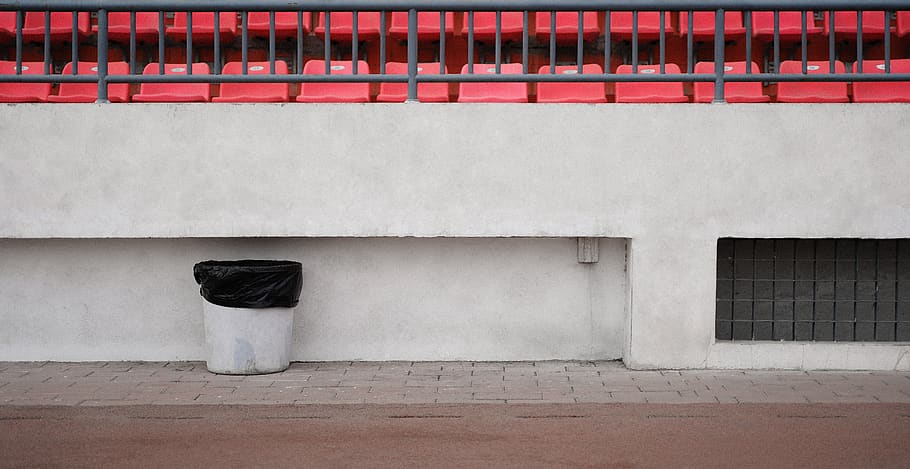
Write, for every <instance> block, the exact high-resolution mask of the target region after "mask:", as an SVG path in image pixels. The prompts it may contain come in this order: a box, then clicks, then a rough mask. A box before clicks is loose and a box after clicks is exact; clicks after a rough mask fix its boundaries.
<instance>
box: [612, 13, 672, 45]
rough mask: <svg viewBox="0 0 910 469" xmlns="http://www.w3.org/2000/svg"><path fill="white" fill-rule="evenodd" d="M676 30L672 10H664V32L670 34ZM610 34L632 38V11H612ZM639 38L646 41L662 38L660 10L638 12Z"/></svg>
mask: <svg viewBox="0 0 910 469" xmlns="http://www.w3.org/2000/svg"><path fill="white" fill-rule="evenodd" d="M675 31H676V30H675V29H673V26H672V25H671V24H670V12H669V11H667V12H664V34H670V33H673V32H675ZM610 35H611V36H613V37H616V38H618V39H624V40H631V39H632V12H631V11H615V12H612V13H610ZM665 37H666V36H665ZM638 38H639V39H641V40H646V41H649V40H656V39H660V12H657V11H640V12H638Z"/></svg>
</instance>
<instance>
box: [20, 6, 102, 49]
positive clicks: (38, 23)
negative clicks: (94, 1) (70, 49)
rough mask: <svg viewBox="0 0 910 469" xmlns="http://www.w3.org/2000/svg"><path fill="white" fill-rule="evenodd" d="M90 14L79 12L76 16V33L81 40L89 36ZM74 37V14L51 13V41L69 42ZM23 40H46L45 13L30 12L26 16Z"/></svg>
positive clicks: (67, 12)
mask: <svg viewBox="0 0 910 469" xmlns="http://www.w3.org/2000/svg"><path fill="white" fill-rule="evenodd" d="M89 21H90V20H89V14H88V12H79V13H78V14H77V15H76V32H77V34H78V35H79V37H80V38H84V37H86V36H88V33H89V29H90V28H89ZM72 37H73V13H72V12H69V11H54V12H51V40H52V41H55V42H61V41H62V42H68V41H71V40H72ZM22 38H23V39H24V40H26V41H33V42H35V41H37V42H40V41H43V40H44V12H37V11H30V12H27V13H26V14H25V20H24V21H23V25H22Z"/></svg>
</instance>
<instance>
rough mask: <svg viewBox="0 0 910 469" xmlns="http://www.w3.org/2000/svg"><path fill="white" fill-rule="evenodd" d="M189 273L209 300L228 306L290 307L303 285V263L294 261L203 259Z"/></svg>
mask: <svg viewBox="0 0 910 469" xmlns="http://www.w3.org/2000/svg"><path fill="white" fill-rule="evenodd" d="M193 276H194V277H195V278H196V283H198V284H199V285H200V286H201V287H200V288H199V292H200V293H201V294H202V297H203V298H205V299H206V300H207V301H208V302H209V303H214V304H216V305H219V306H228V307H232V308H275V307H280V308H293V307H294V306H297V302H298V301H299V299H300V290H301V288H303V266H302V265H301V264H300V263H299V262H294V261H265V260H241V261H205V262H200V263H198V264H196V265H195V266H193Z"/></svg>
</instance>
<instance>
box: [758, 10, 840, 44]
mask: <svg viewBox="0 0 910 469" xmlns="http://www.w3.org/2000/svg"><path fill="white" fill-rule="evenodd" d="M778 27H779V29H778V31H779V34H780V40H781V41H785V42H793V41H800V40H802V30H803V20H802V13H801V12H798V11H782V12H780V15H778ZM823 32H824V29H823V28H822V27H821V26H816V24H815V19H814V16H813V14H812V12H811V11H810V12H807V13H806V37H807V38H808V39H811V38H812V37H813V36H820V35H821V34H822V33H823ZM752 37H754V38H756V39H759V40H762V41H766V42H771V41H773V40H774V12H771V11H753V12H752Z"/></svg>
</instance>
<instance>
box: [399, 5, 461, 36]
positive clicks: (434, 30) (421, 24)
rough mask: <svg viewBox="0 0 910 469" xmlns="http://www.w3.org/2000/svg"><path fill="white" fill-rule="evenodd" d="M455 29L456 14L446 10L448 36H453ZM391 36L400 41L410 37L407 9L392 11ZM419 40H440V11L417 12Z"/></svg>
mask: <svg viewBox="0 0 910 469" xmlns="http://www.w3.org/2000/svg"><path fill="white" fill-rule="evenodd" d="M454 31H455V14H454V13H452V12H451V11H447V12H446V36H451V35H452V34H453V32H454ZM389 36H390V37H391V38H393V39H397V40H399V41H406V40H407V39H408V13H407V12H405V11H396V12H394V13H392V21H391V24H390V25H389ZM417 40H418V41H438V40H439V12H438V11H421V12H418V13H417Z"/></svg>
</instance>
